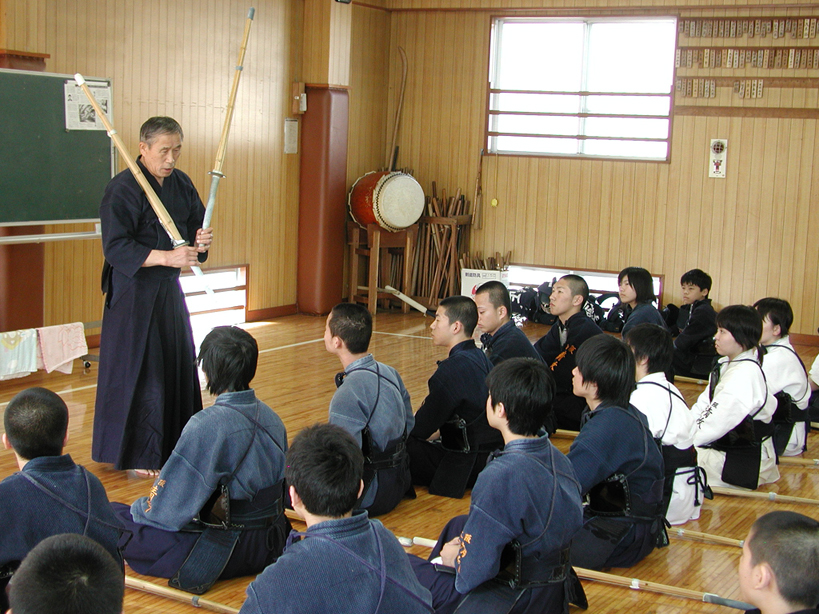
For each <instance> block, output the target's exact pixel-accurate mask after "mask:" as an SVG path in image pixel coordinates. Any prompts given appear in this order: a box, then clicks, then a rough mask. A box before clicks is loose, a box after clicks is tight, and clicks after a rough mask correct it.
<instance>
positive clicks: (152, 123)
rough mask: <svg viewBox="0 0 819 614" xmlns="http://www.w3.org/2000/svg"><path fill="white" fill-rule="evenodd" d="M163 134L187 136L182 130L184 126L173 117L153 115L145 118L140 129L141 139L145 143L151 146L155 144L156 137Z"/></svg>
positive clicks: (182, 137) (181, 137)
mask: <svg viewBox="0 0 819 614" xmlns="http://www.w3.org/2000/svg"><path fill="white" fill-rule="evenodd" d="M163 134H178V135H179V138H180V139H183V140H184V138H185V135H184V134H183V132H182V126H180V125H179V122H178V121H176V120H175V119H174V118H173V117H162V116H159V117H151V118H149V119H147V120H145V123H144V124H142V127H141V128H140V129H139V141H140V143H145V144H146V145H148V147H150V146H151V145H153V142H154V139H156V137H158V136H160V135H163Z"/></svg>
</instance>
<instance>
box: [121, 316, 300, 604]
mask: <svg viewBox="0 0 819 614" xmlns="http://www.w3.org/2000/svg"><path fill="white" fill-rule="evenodd" d="M258 355H259V348H258V346H257V345H256V340H255V339H254V338H253V337H252V336H251V335H250V333H248V332H247V331H244V330H242V329H241V328H237V327H235V326H219V327H216V328H214V329H213V330H212V331H211V332H210V333H208V335H207V336H206V337H205V339H204V340H203V341H202V346H201V349H200V352H199V361H200V363H201V365H202V370H203V371H204V372H205V376H206V377H207V379H208V390H209V391H210V392H211V393H212V394H216V395H219V396H218V397H217V398H216V403H215V404H214V405H213V406H211V407H208V408H206V409H203V410H202V411H200V412H197V413H196V414H194V415H193V417H192V418H191V419H190V421H189V422H188V423H187V424H186V425H185V428H184V429H183V431H182V436H181V437H180V438H179V441H178V442H177V444H176V446H175V447H174V449H173V452H172V453H171V457H170V458H169V459H168V462H166V463H165V465H164V466H163V467H162V471H161V472H160V473H159V477H158V478H157V479H156V481H155V482H154V485H153V487H152V488H151V492H150V495H149V496H147V497H142V498H140V499H137V500H136V501H135V502H134V503H133V505H131V506H130V507H128V506H127V505H123V504H122V503H114V504H112V505H113V507H114V509H115V510H116V511H117V513H118V515H119V517H120V519H121V520H122V521H123V523H124V524H125V526H126V528H127V529H128V530H129V531H131V532H132V533H133V537H132V539H131V541H129V542H128V544H127V545H126V547H125V549H124V551H123V555H124V556H125V560H126V562H127V563H128V565H129V566H130V567H131V568H133V569H134V571H136V572H137V573H141V574H146V575H149V576H158V577H160V578H171V581H170V582H169V584H170V585H171V586H175V587H176V588H181V589H183V590H187V591H189V592H192V593H203V592H205V591H206V590H208V588H210V586H211V585H212V584H213V583H214V582H215V581H216V580H217V579H219V578H222V579H225V578H234V577H236V576H245V575H248V574H251V573H258V572H259V571H261V570H262V569H264V568H265V567H266V566H267V565H269V564H270V563H272V562H273V561H275V560H276V558H277V557H278V556H279V554H280V553H281V551H282V548H283V547H284V541H285V538H286V536H287V532H288V531H289V530H290V523H289V521H288V520H287V518H286V517H285V515H284V505H283V504H284V453H285V451H286V450H287V432H286V430H285V428H284V423H283V422H282V421H281V418H279V416H277V415H276V413H275V412H274V411H273V410H272V409H270V407H268V406H267V405H265V404H264V403H262V402H261V401H260V400H259V399H257V398H256V393H255V392H254V391H253V389H252V388H250V381H251V380H252V379H253V376H254V375H255V374H256V362H257V359H258Z"/></svg>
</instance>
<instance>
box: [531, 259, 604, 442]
mask: <svg viewBox="0 0 819 614" xmlns="http://www.w3.org/2000/svg"><path fill="white" fill-rule="evenodd" d="M588 300H589V285H588V284H587V283H586V280H585V279H583V278H582V277H580V276H579V275H564V276H563V277H561V278H560V279H558V280H557V283H555V285H554V286H553V287H552V294H551V296H550V297H549V311H550V312H551V314H552V315H554V316H557V321H556V322H555V323H554V324H552V328H550V329H549V332H548V333H546V334H545V335H543V337H541V338H540V339H538V341H537V343H535V349H536V350H537V351H538V353H539V354H540V356H541V357H542V358H543V360H544V361H545V362H546V364H547V365H548V366H549V368H550V369H551V370H552V374H553V375H554V377H555V386H556V390H555V398H554V400H553V401H552V414H553V421H554V426H556V428H559V429H568V430H570V431H578V430H580V416H581V415H582V414H583V410H584V409H585V408H586V400H585V399H583V398H581V397H578V396H577V395H575V394H574V391H573V387H572V371H573V370H574V367H575V364H576V363H575V352H577V348H579V347H580V346H581V345H583V342H584V341H586V339H589V338H590V337H594V336H595V335H602V334H603V331H602V330H600V327H599V326H597V324H595V323H594V320H592V319H591V318H590V317H589V316H587V315H586V312H585V311H584V310H583V304H584V303H585V302H586V301H588ZM550 426H551V425H546V430H548V431H550V432H551V431H553V430H554V429H553V428H550Z"/></svg>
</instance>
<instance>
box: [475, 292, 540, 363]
mask: <svg viewBox="0 0 819 614" xmlns="http://www.w3.org/2000/svg"><path fill="white" fill-rule="evenodd" d="M475 305H476V306H477V307H478V328H479V329H480V330H481V332H482V334H481V345H482V346H483V351H484V353H485V354H486V357H487V358H489V360H490V361H491V362H492V364H493V365H497V364H499V363H501V362H503V361H504V360H506V359H507V358H516V357H517V358H534V359H536V360H541V358H540V354H538V353H537V351H536V350H535V348H534V347H533V346H532V343H531V342H530V341H529V338H528V337H527V336H526V334H525V333H524V332H523V331H522V330H521V329H519V328H518V327H517V325H515V323H514V322H513V321H512V319H511V318H512V301H511V299H510V298H509V290H508V289H507V288H506V286H504V285H503V284H502V283H501V282H499V281H487V282H486V283H485V284H483V285H481V287H480V288H478V291H477V292H476V293H475Z"/></svg>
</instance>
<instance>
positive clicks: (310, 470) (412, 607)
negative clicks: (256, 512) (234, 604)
mask: <svg viewBox="0 0 819 614" xmlns="http://www.w3.org/2000/svg"><path fill="white" fill-rule="evenodd" d="M363 469H364V457H363V455H362V453H361V449H360V448H359V447H358V444H357V443H356V442H355V440H354V439H353V438H352V436H350V434H349V433H347V432H346V431H345V430H344V429H342V428H341V427H339V426H336V425H333V424H317V425H314V426H311V427H308V428H306V429H304V430H303V431H302V432H301V433H299V434H298V435H297V436H296V438H295V439H294V440H293V443H292V445H291V446H290V450H289V451H288V453H287V470H286V477H287V484H288V488H289V490H290V500H291V501H292V502H293V509H294V510H295V511H296V513H297V514H298V515H299V516H301V517H302V518H303V519H304V522H305V524H306V525H307V530H306V531H304V532H295V531H294V532H292V533H291V534H290V537H289V538H288V542H287V547H286V548H285V550H284V553H282V555H281V556H280V557H279V559H278V560H277V561H276V562H275V563H273V564H272V565H270V566H268V567H267V569H265V570H264V572H262V573H261V574H260V575H259V576H258V577H257V578H256V579H255V580H254V581H253V582H251V583H250V586H248V587H247V599H246V601H245V603H244V605H242V609H241V610H240V614H262V613H268V612H276V613H277V614H302V613H303V614H315V613H317V612H332V613H333V614H347V613H349V614H361V613H362V612H367V613H372V614H423V613H427V612H431V611H432V606H431V605H430V601H431V600H430V596H429V591H427V590H426V589H425V588H424V587H422V586H421V585H420V584H419V583H418V580H416V578H415V574H413V573H412V568H411V567H410V564H409V561H408V560H407V555H406V554H405V552H404V549H403V548H402V546H401V545H400V544H399V543H398V540H397V539H396V538H395V536H394V535H393V534H392V533H390V532H389V531H388V530H387V529H385V528H384V526H383V525H382V524H381V523H380V522H379V521H378V520H370V519H369V518H368V517H367V512H366V511H365V510H355V511H353V508H354V507H355V505H356V501H357V500H358V498H359V497H360V496H361V492H362V490H363V488H364V482H363V481H362V479H361V478H362V475H363Z"/></svg>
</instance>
